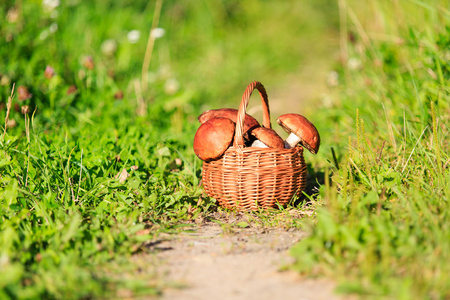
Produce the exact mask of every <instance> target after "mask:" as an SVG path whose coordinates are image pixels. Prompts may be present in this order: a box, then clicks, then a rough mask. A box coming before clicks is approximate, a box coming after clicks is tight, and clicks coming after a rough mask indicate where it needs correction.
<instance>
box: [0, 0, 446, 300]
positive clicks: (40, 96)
mask: <svg viewBox="0 0 450 300" xmlns="http://www.w3.org/2000/svg"><path fill="white" fill-rule="evenodd" d="M159 3H162V5H161V9H159V6H158V5H159ZM449 11H450V7H449V3H448V1H444V0H427V1H420V0H408V1H389V0H384V1H375V0H372V1H345V0H338V1H331V0H330V1H328V0H317V1H294V0H289V1H262V0H260V1H256V0H248V1H247V0H246V1H235V0H229V1H210V0H203V1H193V0H191V1H190V0H182V1H175V0H172V1H171V0H164V1H159V0H157V1H141V0H138V1H113V0H109V1H107V0H104V1H81V0H67V1H59V0H42V1H39V0H16V1H12V0H4V1H2V2H1V3H0V120H2V121H3V120H5V116H6V111H7V109H6V107H7V100H8V97H9V95H10V94H11V89H12V86H13V84H15V93H16V95H15V97H14V98H13V103H12V105H13V108H12V111H11V114H10V116H9V121H8V122H7V123H8V130H7V133H6V134H2V135H1V139H0V200H1V207H0V209H1V210H0V298H2V297H3V298H7V297H9V298H24V299H26V298H28V299H30V298H43V297H44V298H49V299H59V298H64V299H67V298H95V297H100V296H103V297H105V295H113V296H118V295H119V296H120V292H119V291H121V290H123V289H125V290H131V291H132V293H134V295H152V294H157V293H159V292H160V290H161V286H163V285H164V283H160V282H159V283H158V281H157V280H156V279H155V278H153V277H151V276H150V279H149V276H148V273H146V272H144V271H142V270H140V269H139V268H138V266H134V265H133V264H129V258H130V256H131V255H133V254H135V253H136V252H138V251H143V252H146V251H149V250H148V248H147V246H148V245H147V244H146V242H148V241H149V240H151V239H152V238H154V237H155V236H156V235H157V233H158V230H171V229H173V228H175V227H176V224H179V223H182V222H187V221H189V220H191V219H195V218H196V217H198V216H199V215H200V214H201V213H203V212H205V213H207V212H208V211H209V210H210V209H211V207H212V209H215V208H214V201H213V200H212V199H208V198H207V197H204V195H203V194H202V190H201V188H200V186H199V182H200V170H201V166H200V163H199V161H198V160H197V159H196V157H195V155H194V153H193V151H192V139H193V136H194V134H195V131H196V129H197V128H198V123H197V120H196V118H197V116H198V115H199V114H200V113H201V112H202V111H204V110H206V109H213V108H220V107H224V106H227V107H234V108H237V107H238V105H239V102H240V99H241V95H242V93H243V91H244V90H245V87H246V86H247V84H248V83H250V82H251V81H253V80H259V81H261V82H262V83H263V84H264V85H265V87H266V89H267V91H268V94H269V99H270V104H271V110H272V113H273V114H272V120H273V121H274V120H275V119H276V118H277V116H278V115H279V114H282V113H287V112H298V113H301V114H304V115H305V116H307V117H308V118H309V119H310V120H311V121H312V122H313V123H314V124H315V125H316V126H317V128H318V130H319V132H320V134H321V137H322V146H321V151H320V152H319V154H318V155H317V156H312V155H309V154H306V160H307V162H308V171H309V178H310V181H313V187H314V188H315V189H314V193H316V194H315V195H314V197H311V198H308V199H305V202H304V203H302V204H301V206H300V207H297V209H304V208H305V206H308V207H309V208H310V209H313V210H314V211H316V212H317V214H316V215H317V219H316V218H315V217H314V216H313V217H311V227H307V226H305V228H309V233H310V237H309V238H308V239H306V240H304V241H302V242H301V243H299V245H298V246H297V247H295V248H293V250H292V255H293V256H294V257H295V258H296V264H294V268H295V269H296V270H297V271H299V272H301V273H304V274H321V275H323V274H325V275H328V276H330V277H331V278H333V279H336V280H337V281H339V282H341V283H342V284H341V290H343V291H346V292H352V293H359V294H361V295H364V296H369V295H372V296H374V297H375V298H376V297H389V296H390V297H392V298H395V299H412V298H414V297H416V298H417V299H423V298H430V299H445V298H448V296H449V294H448V290H449V289H448V282H450V281H449V280H448V275H447V274H448V273H450V271H449V270H448V264H447V263H446V262H447V261H448V260H449V259H450V249H449V244H448V236H449V222H448V211H450V209H449V207H448V205H449V204H448V203H449V201H448V197H449V195H448V191H449V190H450V189H449V188H448V187H449V186H450V184H449V182H450V177H449V174H448V169H449V161H450V158H449V156H448V153H450V152H449V143H448V139H447V136H448V134H449V128H450V127H449V125H448V124H449V115H450V108H449V103H450V99H449V87H448V82H449V78H450V63H449V62H450V46H449V45H450V39H449V37H450V22H449V18H450V13H449ZM156 19H157V20H158V22H157V24H156V22H155V20H156ZM153 26H154V27H156V28H154V30H151V29H152V27H153ZM150 53H151V59H149V57H150V55H149V54H150ZM146 59H147V61H146ZM146 62H149V67H148V69H147V68H143V66H145V63H146ZM146 87H147V88H146ZM254 98H255V99H257V97H254ZM258 101H259V100H254V102H250V105H249V108H248V109H249V112H251V113H252V114H254V115H255V116H256V117H260V108H259V103H258ZM30 122H31V125H30ZM274 127H275V128H277V127H278V126H274ZM277 130H278V129H277ZM278 131H279V130H278ZM279 132H280V134H281V135H282V136H286V134H285V133H283V132H281V131H279ZM136 167H138V168H137V169H136ZM123 170H128V172H129V173H126V174H125V173H124V174H125V177H124V178H125V179H124V180H121V179H120V176H119V175H120V174H121V173H122V172H123ZM127 174H128V175H127ZM128 177H129V178H128ZM317 207H321V209H317ZM302 221H303V220H302ZM293 223H295V224H298V222H293ZM304 223H305V224H306V223H307V222H304ZM146 245H147V246H146ZM124 270H125V271H124ZM61 274H63V276H61ZM79 286H83V287H84V289H82V290H77V287H79ZM398 287H400V288H398Z"/></svg>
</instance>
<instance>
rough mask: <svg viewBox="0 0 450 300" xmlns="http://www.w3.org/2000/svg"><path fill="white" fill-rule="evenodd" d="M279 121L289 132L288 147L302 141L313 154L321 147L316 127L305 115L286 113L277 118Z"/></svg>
mask: <svg viewBox="0 0 450 300" xmlns="http://www.w3.org/2000/svg"><path fill="white" fill-rule="evenodd" d="M277 123H278V124H280V126H281V127H283V129H284V130H286V131H287V132H288V133H290V134H289V136H288V138H287V139H286V140H285V147H286V148H287V149H290V148H294V147H295V146H297V144H298V143H300V144H301V145H302V146H303V147H305V148H306V149H308V150H309V151H310V152H311V153H312V154H317V152H318V151H319V147H320V136H319V132H318V131H317V129H316V127H315V126H314V125H313V124H312V123H311V122H310V121H308V120H307V119H306V118H305V117H303V116H301V115H298V114H285V115H282V116H280V117H279V118H278V119H277Z"/></svg>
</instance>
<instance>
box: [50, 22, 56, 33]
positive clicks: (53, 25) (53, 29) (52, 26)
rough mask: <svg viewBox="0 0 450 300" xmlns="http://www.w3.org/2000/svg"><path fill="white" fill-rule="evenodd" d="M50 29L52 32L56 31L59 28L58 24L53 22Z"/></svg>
mask: <svg viewBox="0 0 450 300" xmlns="http://www.w3.org/2000/svg"><path fill="white" fill-rule="evenodd" d="M48 30H49V31H50V33H55V32H56V30H58V24H56V23H52V24H51V25H50V28H49V29H48Z"/></svg>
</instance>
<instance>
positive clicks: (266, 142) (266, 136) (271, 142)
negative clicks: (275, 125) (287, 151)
mask: <svg viewBox="0 0 450 300" xmlns="http://www.w3.org/2000/svg"><path fill="white" fill-rule="evenodd" d="M250 134H251V135H253V136H254V137H256V140H255V141H254V142H253V144H252V147H259V148H277V149H283V148H284V141H283V139H282V138H281V137H280V136H279V135H278V134H277V133H276V131H275V130H273V129H270V128H266V127H258V128H255V129H253V130H252V131H251V132H250Z"/></svg>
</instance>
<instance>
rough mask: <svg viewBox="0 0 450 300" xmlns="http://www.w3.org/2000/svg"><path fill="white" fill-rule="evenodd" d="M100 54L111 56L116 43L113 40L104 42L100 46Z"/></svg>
mask: <svg viewBox="0 0 450 300" xmlns="http://www.w3.org/2000/svg"><path fill="white" fill-rule="evenodd" d="M101 49H102V53H103V54H105V55H107V56H111V55H113V54H114V52H116V50H117V42H116V41H115V40H113V39H109V40H106V41H104V42H103V43H102V45H101Z"/></svg>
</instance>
